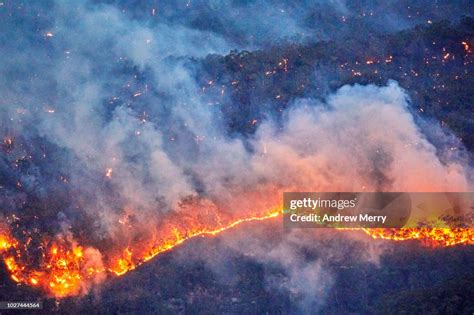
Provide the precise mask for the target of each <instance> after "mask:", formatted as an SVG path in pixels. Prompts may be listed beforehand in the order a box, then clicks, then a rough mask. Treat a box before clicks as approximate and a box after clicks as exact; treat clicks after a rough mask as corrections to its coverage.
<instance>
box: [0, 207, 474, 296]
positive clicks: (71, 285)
mask: <svg viewBox="0 0 474 315" xmlns="http://www.w3.org/2000/svg"><path fill="white" fill-rule="evenodd" d="M280 215H281V210H272V211H270V212H267V213H264V214H262V215H260V216H249V217H245V218H240V219H236V220H232V221H229V222H226V223H220V224H218V225H216V226H210V227H206V226H202V225H197V226H196V227H194V226H191V227H189V228H182V227H176V226H174V227H170V228H169V230H167V231H166V234H167V237H166V238H158V237H157V236H156V237H152V238H151V239H149V240H146V241H142V242H138V243H137V244H134V245H130V246H127V247H126V248H124V249H123V250H122V251H119V254H118V255H111V256H110V257H108V259H106V260H105V264H104V265H103V266H102V265H101V264H94V263H91V262H90V261H89V260H90V259H88V257H86V256H87V253H86V252H87V251H86V250H85V248H84V247H83V246H80V245H77V244H75V243H74V242H66V241H57V240H56V241H42V248H41V251H40V252H41V257H40V259H39V263H37V264H36V265H35V266H36V267H34V265H33V263H32V262H31V257H29V255H28V254H27V253H26V248H27V244H21V243H20V242H19V241H18V240H16V239H15V238H13V237H12V235H11V233H10V231H9V230H8V229H6V228H1V229H0V253H1V255H2V257H3V261H4V264H5V266H6V268H7V269H8V272H9V273H10V277H11V279H12V280H13V281H15V282H17V283H22V284H27V285H30V286H33V287H38V288H41V289H43V290H44V291H45V292H46V293H47V294H48V295H51V296H54V297H59V298H61V297H65V296H74V295H79V294H83V293H85V292H86V291H85V290H86V289H85V288H86V287H87V284H88V283H91V282H93V281H94V279H95V278H97V277H102V278H103V277H105V276H106V275H111V276H121V275H124V274H125V273H127V272H128V271H130V270H133V269H135V268H136V267H138V266H139V265H141V264H143V263H145V262H146V261H148V260H150V259H152V258H153V257H155V256H157V255H159V254H161V253H164V252H166V251H169V250H171V249H173V248H174V247H176V246H178V245H180V244H182V243H183V242H185V241H186V240H189V239H192V238H195V237H199V236H214V235H217V234H219V233H221V232H224V231H226V230H228V229H231V228H233V227H235V226H237V225H240V224H242V223H246V222H252V221H264V220H270V219H274V218H277V217H279V216H280ZM347 230H348V229H346V231H347ZM352 230H353V229H352ZM357 230H361V231H364V232H365V233H367V234H368V235H370V236H371V237H372V238H374V239H387V240H393V241H404V240H420V241H421V242H423V244H425V245H428V246H454V245H459V244H465V245H472V244H474V229H471V228H466V229H459V228H457V229H449V228H416V229H415V228H409V229H381V228H373V229H357ZM343 231H344V230H343ZM341 232H342V231H341Z"/></svg>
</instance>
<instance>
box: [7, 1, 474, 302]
mask: <svg viewBox="0 0 474 315" xmlns="http://www.w3.org/2000/svg"><path fill="white" fill-rule="evenodd" d="M173 3H174V2H173ZM284 3H285V4H284V7H283V8H282V9H278V10H280V13H282V14H283V13H285V12H286V10H289V12H290V13H289V15H285V18H283V21H284V23H283V24H281V23H280V24H279V23H277V21H280V19H281V18H282V17H280V15H279V14H280V13H278V10H277V11H275V9H274V8H273V7H270V6H269V5H268V4H267V3H265V2H262V1H256V2H251V3H250V4H248V5H245V4H243V3H240V2H236V4H233V5H229V6H226V5H224V4H223V3H221V2H215V3H214V2H212V3H210V4H209V5H205V7H206V8H211V10H212V12H214V11H216V12H225V14H222V17H221V18H220V19H219V23H220V25H224V26H223V27H224V29H223V30H222V31H216V29H217V30H218V29H219V28H214V27H213V26H212V24H210V25H208V26H207V27H205V26H202V25H200V26H199V27H196V25H195V23H191V22H189V21H188V20H186V21H182V20H181V18H178V14H177V13H176V16H174V14H175V13H173V12H172V11H171V10H170V9H169V7H170V6H171V4H170V3H167V4H166V3H165V4H164V5H163V7H158V8H157V10H158V12H164V13H165V18H163V19H161V18H159V17H158V18H157V20H156V21H150V19H151V18H150V17H149V18H146V19H139V16H137V15H136V14H135V15H134V14H130V12H128V11H122V10H120V9H119V6H114V5H107V4H96V3H92V2H82V1H81V2H77V3H75V4H74V5H71V4H70V3H66V2H62V1H58V2H48V3H45V4H43V5H39V4H33V5H32V7H26V6H22V5H19V6H18V7H16V4H13V3H10V2H9V1H6V8H1V7H0V10H7V9H8V11H7V12H9V13H10V14H5V13H2V14H3V15H4V16H5V19H4V18H2V19H0V26H1V29H2V30H4V31H2V34H1V35H0V36H1V43H2V44H1V45H0V47H1V54H2V56H7V57H6V58H2V61H1V62H0V95H1V99H0V105H1V108H0V121H1V122H2V123H1V126H2V127H1V128H0V131H1V136H2V138H3V139H4V145H3V146H2V151H1V153H0V156H1V160H0V181H1V185H0V209H1V212H2V215H3V216H5V217H8V216H10V215H11V214H16V215H18V214H24V213H27V214H32V215H33V216H36V217H39V218H44V222H43V221H42V222H41V223H40V224H39V226H36V223H34V224H33V223H31V225H30V226H28V223H26V228H33V227H34V228H40V230H41V231H43V232H45V233H50V234H52V235H68V238H72V239H74V240H75V241H85V242H86V243H87V244H88V245H90V246H91V248H88V249H87V253H86V254H87V255H86V256H87V257H89V258H88V261H89V260H90V261H91V264H93V265H94V266H101V265H102V261H101V257H100V256H101V254H100V253H99V251H98V250H97V249H95V245H96V243H99V242H105V245H104V243H100V244H101V247H102V248H107V245H110V244H112V245H113V244H115V243H118V244H122V243H127V242H129V241H130V240H133V239H134V238H136V237H138V236H140V235H143V234H144V235H147V234H152V233H153V231H154V229H156V226H158V225H159V224H160V223H162V222H163V221H164V220H166V219H167V218H168V217H169V216H171V215H173V214H176V213H178V214H180V215H182V216H187V215H192V216H196V217H199V215H200V214H205V212H206V211H214V212H217V213H222V214H226V215H230V216H231V217H236V218H238V217H242V216H245V215H247V214H250V213H262V212H264V211H266V210H268V209H269V208H271V207H274V206H277V205H279V204H280V202H281V201H280V199H281V194H282V192H284V191H298V190H300V191H378V190H382V191H465V190H469V189H470V188H471V187H472V185H471V183H470V182H469V180H468V178H469V176H471V174H472V170H471V169H470V168H469V167H468V165H467V161H466V157H464V156H462V155H457V154H456V152H458V151H457V150H454V151H450V152H445V151H440V148H439V147H438V148H437V147H435V145H433V143H431V142H430V141H428V140H427V137H426V136H425V132H424V130H421V128H420V127H419V124H417V123H416V122H415V119H414V116H413V115H412V113H411V112H410V106H409V100H408V98H407V95H406V93H405V91H404V90H403V89H402V88H400V87H399V86H398V84H397V83H396V82H388V84H387V85H386V86H381V87H380V86H374V85H367V86H358V85H355V86H344V87H342V88H340V89H339V90H338V91H337V92H335V93H334V94H331V95H330V96H328V97H327V98H326V99H325V100H324V101H317V100H314V99H297V100H293V101H292V102H291V104H290V106H289V110H288V111H287V112H285V113H284V115H283V119H282V120H279V121H276V120H272V119H268V120H266V121H264V122H263V123H262V124H261V125H260V126H259V128H258V129H257V131H256V133H255V135H252V136H248V137H231V136H229V134H228V132H227V126H226V125H225V119H224V118H223V117H222V116H223V115H222V110H221V109H220V108H216V107H213V106H210V105H209V104H208V103H207V101H206V100H205V98H204V97H203V96H202V87H201V86H200V85H199V84H198V83H197V81H196V78H195V75H196V73H197V71H196V68H195V67H197V66H196V63H193V62H190V60H195V59H196V58H200V57H204V56H206V55H208V54H211V53H217V54H225V53H227V52H228V51H229V50H231V49H233V48H235V47H239V48H241V47H250V46H255V42H260V41H265V40H270V39H272V38H284V37H292V36H299V35H300V34H301V33H305V34H306V33H307V32H308V28H307V27H308V26H307V25H301V24H300V22H298V17H299V15H298V14H299V13H297V12H298V9H297V7H296V6H292V5H290V3H287V2H286V1H285V2H284ZM317 3H318V5H322V4H321V3H319V2H317ZM195 5H197V4H191V6H192V7H194V6H195ZM201 5H202V6H204V5H203V4H201ZM235 6H238V7H239V8H240V9H239V10H234V9H235ZM330 6H331V8H332V9H335V10H337V12H348V13H349V14H351V13H350V9H348V7H347V5H345V4H344V3H343V2H339V1H336V2H334V3H332V4H331V5H330ZM277 7H278V6H277ZM167 8H168V9H167ZM160 10H161V11H160ZM163 10H164V11H163ZM166 10H168V11H166ZM180 10H181V11H182V10H186V9H185V8H181V9H180ZM348 10H349V11H348ZM190 12H191V11H190ZM249 12H251V13H252V14H247V13H249ZM262 12H263V14H264V15H265V16H266V17H267V18H266V19H263V20H260V19H258V15H259V14H261V13H262ZM135 13H136V12H135ZM193 14H195V13H193ZM215 14H217V13H215ZM198 15H199V16H201V15H200V14H198ZM240 16H244V17H245V18H244V19H243V20H240V21H239V20H238V19H237V18H238V17H240ZM184 18H185V17H183V19H184ZM191 20H192V21H194V20H193V19H191ZM249 21H251V22H252V23H250V24H249V23H248V22H249ZM227 22H230V23H235V25H231V26H227V24H226V23H227ZM244 25H245V26H244ZM275 25H285V26H288V27H280V28H278V29H277V28H275ZM247 27H248V28H247ZM227 28H229V29H227ZM257 30H259V31H258V32H257ZM239 33H244V35H245V36H247V35H248V36H249V37H248V38H244V39H242V38H237V37H238V36H237V35H235V34H239ZM236 36H237V37H236ZM245 36H244V37H245ZM263 37H265V38H263ZM18 38H20V39H18ZM241 44H242V45H241ZM236 45H237V46H236ZM247 45H249V46H247ZM243 119H248V117H243ZM425 128H430V129H433V128H434V129H436V128H437V127H436V126H435V125H433V124H431V123H428V122H425V123H424V125H423V129H425ZM437 134H439V137H440V139H438V140H439V142H440V143H443V147H445V148H447V147H449V148H460V147H462V145H461V144H460V143H457V142H456V140H455V138H454V137H452V136H451V135H449V134H445V133H441V132H438V133H437ZM189 200H200V201H197V203H198V205H202V204H205V207H203V209H201V208H199V207H186V206H185V205H186V202H188V201H189ZM202 200H205V201H206V202H204V201H202ZM199 202H201V203H199ZM191 212H193V213H191ZM194 212H197V214H196V213H194ZM40 221H41V219H40ZM46 221H48V222H54V223H46ZM124 221H126V222H127V223H126V224H125V225H124V224H122V223H120V224H119V222H124ZM58 222H59V223H58ZM129 227H133V228H132V229H130V228H129ZM98 247H99V246H98ZM272 257H273V258H272ZM275 257H287V259H288V261H279V263H280V264H281V266H282V267H283V268H286V269H287V273H288V275H289V279H290V280H289V284H288V285H289V286H290V287H295V288H297V290H300V291H301V294H302V296H303V299H304V304H305V305H309V304H311V303H313V301H312V300H311V298H310V297H311V296H312V295H311V292H313V291H314V290H316V289H317V287H316V286H314V285H313V284H315V283H320V282H324V283H326V284H327V285H328V286H330V283H331V279H330V277H326V276H325V275H324V272H323V271H322V267H321V264H320V262H319V261H318V260H315V261H312V262H311V264H310V265H304V264H303V262H302V260H301V259H298V258H297V255H296V256H295V254H294V253H292V252H291V251H288V248H287V247H282V248H277V249H274V250H273V251H271V252H270V253H269V256H268V259H270V260H271V259H275ZM297 270H298V271H297ZM308 278H309V279H311V281H310V282H309V286H307V287H304V286H303V283H306V282H305V281H306V280H307V279H308ZM308 299H309V300H308Z"/></svg>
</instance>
